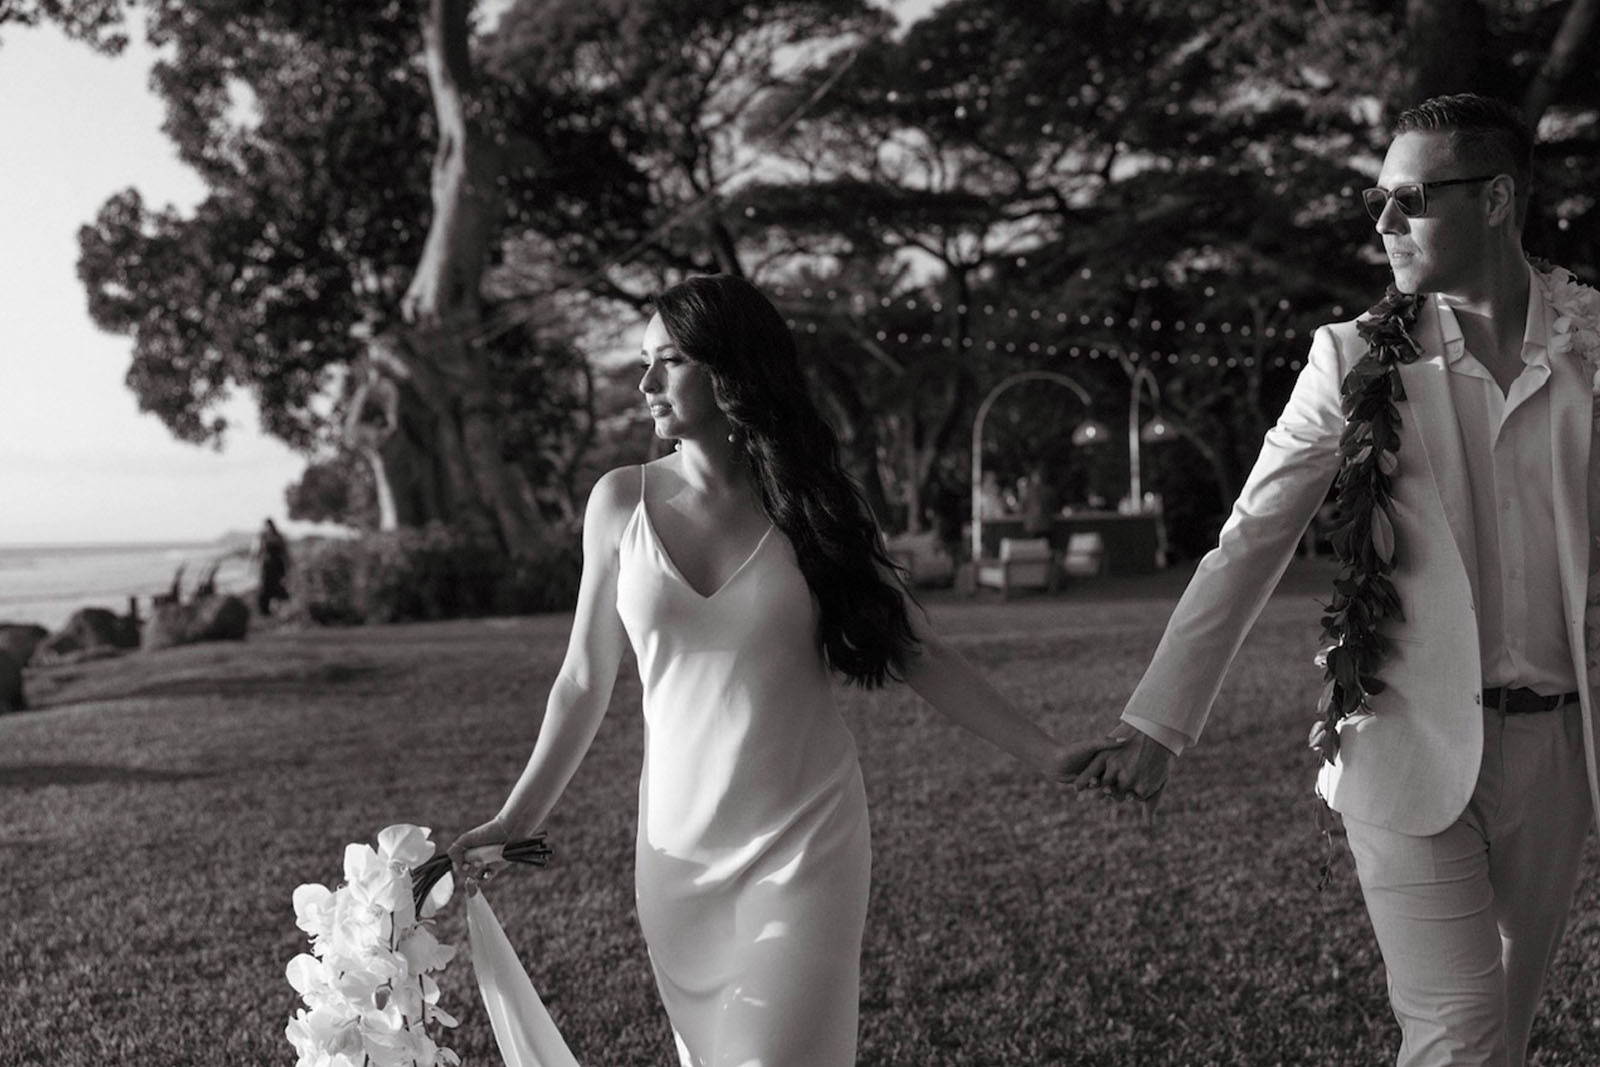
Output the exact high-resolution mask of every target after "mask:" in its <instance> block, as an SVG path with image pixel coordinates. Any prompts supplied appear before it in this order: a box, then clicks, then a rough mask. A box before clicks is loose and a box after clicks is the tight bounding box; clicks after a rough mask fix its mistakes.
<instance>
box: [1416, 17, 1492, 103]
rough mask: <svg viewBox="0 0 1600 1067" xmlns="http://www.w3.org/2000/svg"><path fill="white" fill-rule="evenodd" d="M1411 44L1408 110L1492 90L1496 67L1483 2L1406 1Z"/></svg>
mask: <svg viewBox="0 0 1600 1067" xmlns="http://www.w3.org/2000/svg"><path fill="white" fill-rule="evenodd" d="M1406 41H1407V48H1406V56H1407V59H1408V60H1409V63H1408V77H1407V79H1406V99H1405V100H1403V101H1401V103H1402V104H1403V105H1404V106H1407V107H1409V106H1411V105H1413V104H1419V103H1421V102H1422V101H1424V100H1426V99H1428V98H1429V97H1433V96H1440V95H1442V94H1445V93H1469V92H1485V91H1488V90H1490V89H1491V88H1492V86H1493V83H1494V80H1495V79H1494V75H1495V71H1496V67H1495V64H1494V62H1493V57H1491V56H1490V54H1489V49H1488V41H1489V20H1488V15H1487V13H1486V12H1485V11H1484V8H1483V3H1482V0H1406Z"/></svg>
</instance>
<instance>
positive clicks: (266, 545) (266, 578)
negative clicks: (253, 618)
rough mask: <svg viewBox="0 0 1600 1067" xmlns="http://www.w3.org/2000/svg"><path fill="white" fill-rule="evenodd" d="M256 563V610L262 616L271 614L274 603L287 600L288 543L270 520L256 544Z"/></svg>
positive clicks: (263, 527)
mask: <svg viewBox="0 0 1600 1067" xmlns="http://www.w3.org/2000/svg"><path fill="white" fill-rule="evenodd" d="M256 562H257V563H259V564H260V566H261V584H260V585H259V586H257V588H256V610H257V611H258V612H260V613H261V614H262V615H264V616H265V615H271V614H272V605H273V602H274V601H278V600H288V599H289V586H288V585H287V584H286V581H285V580H286V579H287V578H288V577H289V542H288V541H286V540H285V539H284V536H283V534H281V533H279V532H278V527H277V526H276V525H274V524H273V521H272V520H271V519H268V520H267V521H266V524H265V525H263V526H262V527H261V538H260V540H258V541H257V542H256Z"/></svg>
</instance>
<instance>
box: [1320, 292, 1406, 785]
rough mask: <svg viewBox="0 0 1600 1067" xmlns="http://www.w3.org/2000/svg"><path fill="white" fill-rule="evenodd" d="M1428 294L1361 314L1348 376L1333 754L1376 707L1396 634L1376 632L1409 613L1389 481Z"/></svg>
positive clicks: (1329, 698)
mask: <svg viewBox="0 0 1600 1067" xmlns="http://www.w3.org/2000/svg"><path fill="white" fill-rule="evenodd" d="M1421 302H1422V298H1421V297H1419V296H1417V295H1415V294H1411V293H1402V292H1401V291H1400V290H1399V289H1397V288H1395V287H1394V286H1393V285H1390V286H1389V290H1388V292H1387V293H1385V294H1384V297H1383V299H1382V300H1380V301H1379V302H1378V303H1377V304H1376V305H1374V306H1373V307H1372V309H1371V310H1369V311H1368V312H1367V314H1366V316H1365V317H1363V318H1362V319H1361V321H1359V322H1357V323H1356V331H1357V333H1359V334H1360V336H1361V338H1362V339H1363V340H1365V341H1366V342H1367V352H1366V355H1364V356H1362V357H1361V359H1360V360H1358V361H1357V362H1356V365H1355V366H1354V367H1352V368H1350V372H1349V373H1348V374H1346V375H1345V378H1344V382H1343V383H1342V384H1341V385H1340V389H1339V394H1340V400H1341V403H1342V406H1343V408H1344V417H1345V426H1344V434H1343V436H1342V437H1341V438H1340V439H1339V455H1340V457H1341V458H1340V464H1339V475H1338V478H1337V479H1336V481H1335V482H1334V486H1335V489H1336V490H1337V497H1336V500H1337V507H1338V515H1339V518H1338V523H1337V525H1336V526H1335V527H1334V529H1333V532H1332V534H1331V535H1330V538H1329V540H1330V542H1331V544H1332V546H1333V553H1334V557H1335V558H1336V559H1337V560H1338V561H1339V575H1338V577H1337V578H1336V579H1335V580H1334V583H1333V588H1334V593H1333V599H1332V601H1330V602H1329V603H1328V604H1327V605H1326V607H1325V609H1324V611H1323V615H1322V636H1323V647H1322V650H1321V651H1320V652H1319V653H1317V663H1318V665H1319V666H1321V667H1322V670H1323V681H1324V683H1325V684H1324V686H1323V690H1322V697H1321V699H1319V700H1318V701H1317V716H1318V717H1317V722H1316V725H1315V726H1313V727H1312V729H1311V742H1310V743H1311V747H1312V748H1314V749H1316V750H1317V751H1318V752H1319V753H1321V755H1322V758H1323V759H1324V760H1325V761H1327V762H1329V763H1332V762H1333V758H1334V755H1335V754H1336V753H1337V752H1338V751H1339V730H1338V726H1339V723H1340V721H1341V720H1343V719H1344V718H1345V717H1346V716H1349V715H1354V714H1356V713H1358V712H1365V711H1370V710H1371V708H1370V706H1369V703H1368V700H1369V698H1370V697H1372V696H1373V695H1374V694H1377V693H1381V692H1383V682H1382V681H1381V680H1379V678H1378V668H1379V667H1380V666H1381V665H1382V663H1383V661H1384V658H1385V657H1386V656H1387V655H1388V652H1389V642H1388V640H1387V639H1386V638H1384V636H1383V635H1382V634H1380V633H1379V632H1378V627H1379V626H1380V625H1381V624H1382V623H1383V622H1384V621H1385V620H1388V619H1400V618H1404V615H1403V614H1402V612H1401V610H1400V597H1399V595H1398V594H1397V593H1396V592H1395V589H1394V583H1393V581H1391V579H1390V576H1391V575H1392V574H1393V573H1394V561H1395V532H1394V514H1393V500H1392V497H1391V482H1392V479H1393V477H1394V473H1395V470H1396V469H1397V468H1398V466H1399V452H1400V409H1399V407H1398V405H1399V404H1400V403H1401V402H1402V401H1404V400H1405V398H1406V391H1405V386H1404V385H1403V384H1402V383H1401V381H1400V367H1401V366H1402V365H1404V364H1407V363H1411V362H1414V361H1415V360H1416V359H1417V357H1418V356H1420V355H1421V354H1422V348H1421V346H1420V345H1418V344H1417V342H1416V341H1415V340H1414V339H1413V338H1412V336H1411V327H1412V326H1413V325H1414V324H1415V323H1416V320H1417V309H1418V308H1419V307H1420V306H1421Z"/></svg>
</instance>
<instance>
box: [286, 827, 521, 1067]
mask: <svg viewBox="0 0 1600 1067" xmlns="http://www.w3.org/2000/svg"><path fill="white" fill-rule="evenodd" d="M429 833H430V831H429V830H428V828H427V827H423V826H411V825H409V824H405V823H401V824H398V825H395V826H389V827H386V828H385V829H384V830H383V831H381V832H380V833H379V834H378V847H377V848H373V847H372V846H371V845H368V844H365V843H356V844H351V845H347V846H346V847H345V850H344V884H343V885H341V886H340V887H339V888H338V889H336V890H333V889H329V888H328V887H327V886H324V885H317V884H314V883H312V884H306V885H302V886H299V887H298V888H296V889H295V891H294V914H295V923H296V925H298V926H299V927H300V929H302V930H304V931H305V932H306V933H307V934H309V935H311V951H310V953H304V952H302V953H301V954H299V955H298V956H296V957H295V958H294V959H292V960H290V961H289V965H288V967H287V968H286V969H285V975H286V977H287V978H288V980H289V984H290V985H292V986H293V987H294V989H295V992H297V993H299V994H300V997H301V999H302V1000H304V1001H305V1004H306V1007H305V1008H302V1009H300V1010H299V1011H298V1012H296V1013H295V1015H294V1017H293V1018H292V1019H290V1020H289V1025H288V1027H287V1028H286V1030H285V1034H286V1036H287V1037H288V1039H289V1043H290V1044H292V1045H293V1046H294V1049H295V1052H296V1053H298V1054H299V1057H300V1058H299V1060H298V1061H297V1062H296V1067H449V1065H454V1064H459V1063H460V1062H461V1060H460V1057H458V1056H457V1055H456V1054H455V1053H454V1052H452V1051H451V1050H450V1049H448V1048H443V1047H440V1046H439V1045H438V1044H437V1043H436V1042H435V1040H434V1037H433V1034H432V1033H431V1032H430V1030H429V1027H430V1026H434V1027H436V1028H445V1027H453V1026H455V1025H456V1020H455V1019H454V1018H453V1017H452V1016H451V1015H450V1013H449V1012H447V1011H445V1010H444V1009H443V1008H441V1007H439V983H438V981H437V980H436V978H435V975H437V974H438V973H439V972H440V971H442V970H444V968H445V967H446V966H447V965H448V964H449V963H450V961H451V959H453V958H454V957H455V954H456V950H455V948H454V947H453V946H450V945H445V944H442V943H440V941H439V940H438V939H437V938H436V937H434V935H433V932H432V930H431V929H430V927H431V926H432V923H431V922H430V921H429V920H430V919H431V918H432V917H433V916H434V915H435V914H436V913H437V912H438V910H439V909H440V908H442V907H443V906H444V905H445V904H446V903H448V902H449V900H450V896H451V894H452V893H453V892H454V888H455V887H454V878H453V876H452V874H451V872H450V859H449V857H448V856H445V855H440V856H437V857H435V856H434V851H435V848H434V843H433V842H432V841H431V840H430V839H429ZM549 855H550V850H549V848H548V847H547V846H546V845H545V844H544V840H543V835H540V836H539V837H537V838H534V839H530V840H527V841H518V842H513V843H511V844H509V845H506V846H505V848H504V850H503V855H498V854H497V855H496V856H495V857H494V858H495V859H505V860H508V861H511V862H517V863H531V864H534V865H539V866H542V865H543V864H544V862H545V860H546V859H547V858H548V857H549ZM414 878H415V883H414V882H413V879H414Z"/></svg>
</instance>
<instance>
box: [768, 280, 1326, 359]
mask: <svg viewBox="0 0 1600 1067" xmlns="http://www.w3.org/2000/svg"><path fill="white" fill-rule="evenodd" d="M768 291H769V292H771V293H772V294H773V295H774V297H775V298H777V299H780V300H782V299H784V298H786V297H788V296H791V295H797V296H798V297H800V298H802V299H804V300H807V301H812V300H815V299H817V298H818V297H819V295H821V296H825V297H826V299H827V300H829V301H836V300H838V299H839V298H840V293H839V290H837V289H827V290H819V289H818V288H816V287H814V286H810V285H807V286H802V287H799V288H798V289H793V290H790V289H786V288H785V287H782V286H770V287H769V288H768ZM848 299H849V301H850V303H851V304H852V305H853V306H854V307H855V308H856V309H857V310H858V312H859V311H864V310H865V308H866V306H867V305H868V303H869V301H870V298H869V297H864V296H863V295H862V294H860V293H855V294H851V295H850V296H849V297H848ZM897 304H899V305H900V306H901V307H903V309H904V310H906V311H917V310H918V309H919V308H920V309H922V310H924V311H931V312H934V313H939V312H942V311H944V310H945V308H946V305H945V304H943V303H942V302H940V301H934V300H928V301H923V300H920V299H919V298H917V297H888V296H884V297H879V298H877V305H878V306H879V307H880V308H884V309H892V308H895V307H896V305H897ZM1277 308H1278V310H1279V311H1287V310H1288V308H1289V303H1288V301H1287V300H1280V301H1278V303H1277ZM953 310H954V311H955V312H956V313H957V314H958V315H966V314H967V313H968V311H969V310H973V309H972V308H970V307H969V305H967V304H956V305H954V306H953ZM981 310H982V312H983V314H984V315H986V316H990V317H994V316H997V315H998V316H1003V317H1004V318H1005V319H1007V320H1012V321H1017V320H1022V319H1024V318H1026V320H1027V321H1029V322H1035V323H1043V322H1045V321H1046V319H1047V316H1050V315H1051V314H1052V313H1051V312H1049V311H1048V309H1045V308H1039V307H1019V306H1001V305H996V304H993V303H990V304H984V305H982V307H981ZM1343 311H1344V309H1343V308H1342V307H1341V306H1337V305H1336V306H1334V307H1332V308H1331V309H1330V312H1331V315H1332V317H1335V318H1337V317H1338V316H1340V315H1342V314H1343ZM1024 312H1025V313H1026V315H1024ZM1053 317H1054V321H1055V324H1057V325H1059V326H1069V325H1070V324H1071V323H1072V322H1073V321H1074V319H1075V320H1076V323H1077V325H1078V326H1081V327H1094V328H1104V329H1108V330H1125V331H1127V332H1129V333H1135V334H1139V333H1143V334H1152V333H1154V334H1159V333H1163V332H1173V333H1178V334H1189V335H1193V336H1195V337H1197V338H1199V337H1204V336H1205V335H1207V334H1221V335H1224V336H1227V337H1234V336H1237V337H1240V338H1252V339H1253V338H1256V337H1260V338H1262V339H1263V340H1266V341H1278V340H1281V341H1283V342H1285V343H1289V342H1293V341H1295V340H1296V338H1297V337H1298V336H1299V331H1297V330H1296V329H1295V328H1294V327H1292V326H1279V325H1275V324H1273V325H1265V324H1263V325H1259V326H1258V325H1256V324H1252V323H1249V322H1239V323H1235V322H1230V321H1221V322H1205V321H1198V322H1188V321H1185V320H1183V319H1177V320H1174V321H1173V322H1171V323H1167V322H1164V321H1163V320H1161V319H1156V318H1151V319H1142V318H1140V317H1138V316H1129V317H1128V318H1126V319H1118V318H1117V316H1115V315H1112V314H1105V315H1102V316H1099V317H1098V318H1097V317H1096V316H1095V315H1093V314H1091V313H1089V312H1078V313H1077V314H1076V315H1073V314H1072V313H1069V312H1067V311H1056V312H1054V313H1053ZM784 321H785V322H786V323H787V324H788V326H789V328H790V329H791V330H794V331H796V332H801V331H803V332H805V333H807V334H811V335H815V334H817V333H819V332H820V326H819V324H818V322H817V321H816V320H815V319H812V318H794V317H787V318H785V320H784ZM873 336H874V337H875V338H876V339H877V340H878V341H879V342H881V343H885V344H889V343H891V341H892V343H894V344H900V345H910V344H914V343H915V344H921V345H926V346H932V345H934V344H935V339H936V338H937V344H938V346H939V347H941V348H946V349H949V348H954V347H956V342H955V340H954V339H953V338H952V337H949V336H940V335H938V334H936V333H933V332H916V333H913V332H910V331H896V332H894V333H893V334H891V333H890V332H889V331H887V330H878V331H876V332H875V333H874V334H873ZM979 344H981V345H982V346H983V349H984V350H985V351H989V352H1000V351H1004V352H1010V353H1015V352H1018V351H1026V352H1030V353H1035V354H1037V353H1040V352H1043V353H1046V354H1048V355H1051V356H1056V355H1064V356H1067V357H1069V358H1071V359H1082V358H1084V357H1087V358H1089V359H1094V360H1098V359H1100V358H1101V357H1102V356H1103V357H1105V358H1107V359H1113V358H1115V359H1122V360H1127V361H1132V362H1134V363H1139V362H1147V363H1163V362H1164V363H1166V364H1168V365H1177V364H1180V363H1185V362H1186V363H1188V364H1190V365H1192V366H1201V365H1205V366H1208V367H1213V368H1224V367H1225V368H1229V369H1236V368H1240V367H1243V368H1248V369H1253V368H1255V367H1256V366H1258V365H1260V366H1271V367H1278V368H1285V367H1286V368H1289V369H1292V370H1299V369H1300V368H1301V367H1302V366H1303V365H1304V361H1303V360H1301V359H1295V358H1291V357H1289V356H1273V357H1270V358H1269V359H1266V360H1257V359H1256V358H1255V357H1253V356H1228V355H1226V354H1219V355H1209V354H1203V353H1198V352H1163V351H1161V350H1159V349H1152V350H1150V351H1149V352H1140V351H1138V350H1135V349H1133V348H1125V347H1121V346H1116V345H1112V346H1105V345H1094V346H1091V347H1089V348H1087V349H1085V348H1084V346H1082V345H1078V344H1054V343H1050V341H1049V339H1048V338H1037V337H1035V338H1027V337H1024V338H1020V339H1019V338H1015V337H1013V339H1012V340H1006V339H1004V338H1001V339H999V340H986V339H981V338H973V337H971V336H967V337H963V338H961V340H960V347H961V348H964V349H971V348H973V347H974V346H975V345H979Z"/></svg>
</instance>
